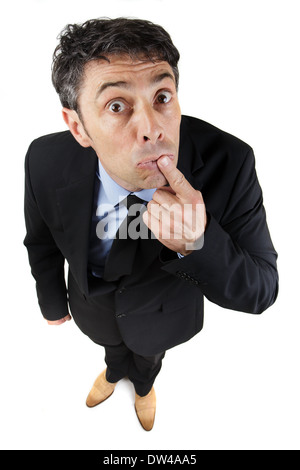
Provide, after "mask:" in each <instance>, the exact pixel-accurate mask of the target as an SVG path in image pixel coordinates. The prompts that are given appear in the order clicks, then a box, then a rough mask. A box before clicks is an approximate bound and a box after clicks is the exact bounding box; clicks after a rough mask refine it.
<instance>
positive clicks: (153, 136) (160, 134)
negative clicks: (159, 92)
mask: <svg viewBox="0 0 300 470" xmlns="http://www.w3.org/2000/svg"><path fill="white" fill-rule="evenodd" d="M136 118H137V120H136V122H137V139H138V141H139V143H140V144H143V143H145V142H151V143H152V144H155V143H156V142H157V141H158V140H163V138H164V131H163V128H162V125H161V123H160V120H159V115H158V112H157V111H156V110H155V109H153V108H152V107H151V106H150V105H149V106H147V105H144V106H142V107H141V109H140V111H139V113H138V115H137V116H136Z"/></svg>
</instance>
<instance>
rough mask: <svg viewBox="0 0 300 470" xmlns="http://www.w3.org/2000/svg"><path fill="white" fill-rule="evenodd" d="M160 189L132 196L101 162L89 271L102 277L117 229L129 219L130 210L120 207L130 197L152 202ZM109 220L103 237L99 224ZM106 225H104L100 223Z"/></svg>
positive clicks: (91, 237) (91, 234) (96, 192)
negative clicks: (109, 173) (126, 218)
mask: <svg viewBox="0 0 300 470" xmlns="http://www.w3.org/2000/svg"><path fill="white" fill-rule="evenodd" d="M155 191H156V189H142V190H141V191H137V192H134V193H131V192H130V191H127V190H126V189H124V188H123V187H122V186H120V185H119V184H118V183H116V182H115V181H114V180H113V179H112V178H111V177H110V176H109V175H108V173H107V172H106V171H105V169H104V168H103V166H102V164H101V162H100V160H99V165H98V171H97V178H96V182H95V191H94V205H93V214H92V224H91V232H90V245H89V260H88V264H89V271H90V272H91V273H92V274H93V275H94V276H96V277H102V276H103V272H104V266H105V260H106V257H107V255H108V253H109V250H110V248H111V245H112V243H113V240H114V237H115V235H116V233H117V230H118V228H119V226H120V225H121V223H122V222H123V220H124V219H125V217H126V216H127V212H128V211H127V208H126V207H125V206H124V205H122V204H120V203H121V202H122V201H123V200H124V199H125V198H126V197H127V196H128V195H129V194H135V195H136V196H137V197H139V198H140V199H143V200H144V201H147V202H149V201H151V199H152V196H153V194H154V192H155ZM104 218H105V222H106V223H105V232H103V233H102V235H104V236H101V238H99V235H100V233H99V225H98V224H99V222H100V221H101V220H103V219H104ZM100 225H102V224H100Z"/></svg>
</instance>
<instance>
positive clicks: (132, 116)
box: [63, 56, 181, 191]
mask: <svg viewBox="0 0 300 470" xmlns="http://www.w3.org/2000/svg"><path fill="white" fill-rule="evenodd" d="M109 59H110V63H108V62H107V61H105V60H99V61H92V62H89V63H88V64H87V66H86V69H85V78H84V82H83V86H82V89H81V91H80V95H79V102H78V104H79V108H80V112H81V116H82V121H81V120H80V119H79V117H78V115H77V113H76V112H75V111H70V110H67V109H64V110H63V114H64V118H65V120H66V122H67V124H68V125H69V127H70V130H71V132H72V133H73V135H74V137H75V138H76V139H77V140H78V141H79V142H80V143H81V145H83V146H85V147H88V146H91V147H92V148H93V149H94V150H95V152H96V154H97V156H98V158H99V159H100V161H101V163H102V165H103V167H104V168H105V170H106V171H107V173H108V174H109V175H110V176H111V177H112V178H113V179H114V180H115V181H116V182H117V183H118V184H120V185H121V186H123V187H124V188H125V189H127V190H129V191H138V190H140V189H149V188H157V187H161V186H164V185H165V184H166V183H167V181H166V180H165V177H164V176H163V174H162V173H161V172H160V171H159V169H158V166H157V163H156V162H157V160H158V158H159V157H161V156H162V155H169V156H170V157H171V158H172V159H173V160H174V161H175V163H177V160H178V149H179V128H180V121H181V112H180V107H179V103H178V98H177V92H176V86H175V79H174V74H173V72H172V68H171V67H170V65H169V64H168V63H167V62H164V61H160V62H155V63H153V62H143V61H137V62H135V61H132V60H131V59H130V58H129V57H128V56H116V57H109Z"/></svg>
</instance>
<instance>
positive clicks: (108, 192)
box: [98, 160, 156, 206]
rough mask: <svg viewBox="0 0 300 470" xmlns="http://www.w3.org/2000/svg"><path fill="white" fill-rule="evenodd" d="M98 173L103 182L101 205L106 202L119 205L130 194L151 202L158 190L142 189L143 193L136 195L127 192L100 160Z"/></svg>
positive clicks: (137, 192) (138, 192)
mask: <svg viewBox="0 0 300 470" xmlns="http://www.w3.org/2000/svg"><path fill="white" fill-rule="evenodd" d="M98 171H99V175H98V176H99V179H100V181H101V186H100V194H101V196H100V199H101V203H103V202H106V203H109V204H112V205H114V206H115V205H116V204H119V202H120V201H122V200H123V199H125V198H126V197H127V196H128V195H129V194H135V195H136V196H137V197H139V198H140V199H143V200H144V201H147V202H149V201H151V199H152V196H153V194H154V193H155V191H156V188H154V189H142V190H141V191H136V192H134V193H132V192H130V191H127V189H125V188H123V187H122V186H120V185H119V184H118V183H116V182H115V181H114V180H113V179H112V178H111V177H110V176H109V174H108V173H107V172H106V171H105V169H104V168H103V166H102V164H101V162H100V160H98ZM99 202H100V201H99Z"/></svg>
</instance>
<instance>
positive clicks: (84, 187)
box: [56, 149, 98, 293]
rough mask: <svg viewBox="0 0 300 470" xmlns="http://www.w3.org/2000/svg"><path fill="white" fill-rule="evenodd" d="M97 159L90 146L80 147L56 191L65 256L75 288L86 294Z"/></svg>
mask: <svg viewBox="0 0 300 470" xmlns="http://www.w3.org/2000/svg"><path fill="white" fill-rule="evenodd" d="M84 153H85V155H84ZM97 161H98V159H97V156H96V154H95V152H94V151H93V150H92V149H82V154H81V155H80V160H79V159H78V158H77V159H76V158H74V161H73V165H72V167H71V168H69V171H68V180H69V181H68V184H67V185H66V186H65V187H63V188H59V189H57V190H56V194H57V201H58V205H59V209H60V214H61V218H62V223H63V227H64V231H65V236H66V239H67V246H68V250H69V256H68V257H67V258H68V260H69V262H70V267H71V268H72V274H73V275H74V277H75V279H76V281H77V283H78V285H79V287H80V288H81V290H82V291H83V292H86V293H87V292H88V280H87V263H88V247H89V237H90V226H91V219H92V208H93V196H94V184H95V177H96V165H97Z"/></svg>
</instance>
